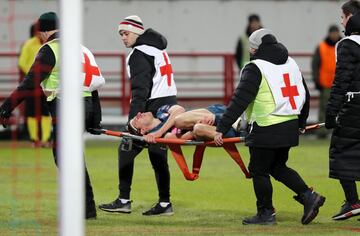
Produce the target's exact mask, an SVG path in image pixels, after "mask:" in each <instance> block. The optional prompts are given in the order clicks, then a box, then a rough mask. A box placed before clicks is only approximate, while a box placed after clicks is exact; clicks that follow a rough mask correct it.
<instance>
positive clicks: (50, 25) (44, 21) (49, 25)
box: [39, 12, 58, 32]
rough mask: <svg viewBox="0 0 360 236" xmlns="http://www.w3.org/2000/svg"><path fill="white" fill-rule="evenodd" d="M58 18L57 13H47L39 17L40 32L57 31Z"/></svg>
mask: <svg viewBox="0 0 360 236" xmlns="http://www.w3.org/2000/svg"><path fill="white" fill-rule="evenodd" d="M57 22H58V17H57V15H56V13H55V12H46V13H44V14H42V15H41V16H40V17H39V31H40V32H45V31H51V30H56V29H57V28H58V26H57Z"/></svg>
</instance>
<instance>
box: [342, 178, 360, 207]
mask: <svg viewBox="0 0 360 236" xmlns="http://www.w3.org/2000/svg"><path fill="white" fill-rule="evenodd" d="M340 184H341V187H342V188H343V190H344V194H345V199H346V201H347V202H349V203H350V204H355V203H357V202H358V201H359V196H358V193H357V188H356V183H355V181H354V180H345V179H340Z"/></svg>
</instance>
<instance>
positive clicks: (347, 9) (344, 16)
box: [341, 0, 360, 27]
mask: <svg viewBox="0 0 360 236" xmlns="http://www.w3.org/2000/svg"><path fill="white" fill-rule="evenodd" d="M341 10H342V13H341V24H342V25H343V26H344V27H346V24H347V22H348V21H349V19H350V17H352V16H353V15H355V14H356V13H358V12H359V11H360V2H359V1H356V0H350V1H347V2H346V3H344V4H343V5H342V6H341Z"/></svg>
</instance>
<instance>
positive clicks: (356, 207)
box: [332, 201, 360, 220]
mask: <svg viewBox="0 0 360 236" xmlns="http://www.w3.org/2000/svg"><path fill="white" fill-rule="evenodd" d="M357 215H360V201H357V202H356V203H354V204H351V203H349V202H345V203H344V204H343V205H342V206H341V209H340V212H339V213H337V214H336V215H334V216H333V217H332V219H333V220H346V219H349V218H350V217H353V216H357Z"/></svg>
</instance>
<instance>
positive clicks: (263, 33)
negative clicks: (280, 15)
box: [249, 28, 277, 55]
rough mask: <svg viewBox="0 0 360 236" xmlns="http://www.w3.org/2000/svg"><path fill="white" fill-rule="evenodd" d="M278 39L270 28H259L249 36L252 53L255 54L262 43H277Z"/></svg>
mask: <svg viewBox="0 0 360 236" xmlns="http://www.w3.org/2000/svg"><path fill="white" fill-rule="evenodd" d="M275 43H277V40H276V38H275V36H274V35H273V34H272V31H271V30H269V29H265V28H262V29H258V30H256V31H254V32H253V33H252V34H251V35H250V37H249V45H250V54H251V55H254V54H255V53H256V52H257V50H259V48H260V47H261V45H262V44H275Z"/></svg>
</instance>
